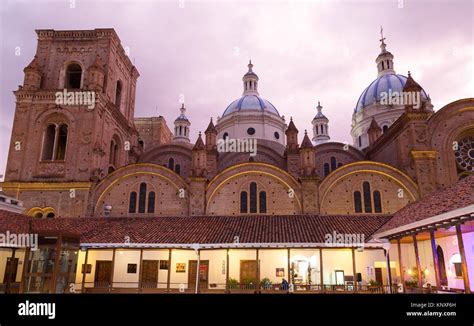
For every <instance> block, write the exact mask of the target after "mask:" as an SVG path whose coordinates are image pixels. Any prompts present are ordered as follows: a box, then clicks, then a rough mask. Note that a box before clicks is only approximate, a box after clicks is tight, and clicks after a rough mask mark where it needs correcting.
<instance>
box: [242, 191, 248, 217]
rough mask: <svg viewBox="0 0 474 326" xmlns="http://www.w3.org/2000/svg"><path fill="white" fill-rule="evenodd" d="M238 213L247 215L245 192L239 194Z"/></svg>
mask: <svg viewBox="0 0 474 326" xmlns="http://www.w3.org/2000/svg"><path fill="white" fill-rule="evenodd" d="M240 212H241V213H247V212H248V198H247V192H246V191H242V192H241V193H240Z"/></svg>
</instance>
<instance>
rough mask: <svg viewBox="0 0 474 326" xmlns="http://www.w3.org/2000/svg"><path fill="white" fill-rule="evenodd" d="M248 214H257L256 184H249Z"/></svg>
mask: <svg viewBox="0 0 474 326" xmlns="http://www.w3.org/2000/svg"><path fill="white" fill-rule="evenodd" d="M250 213H257V184H256V183H255V182H251V183H250Z"/></svg>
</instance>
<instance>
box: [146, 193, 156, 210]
mask: <svg viewBox="0 0 474 326" xmlns="http://www.w3.org/2000/svg"><path fill="white" fill-rule="evenodd" d="M155 197H156V195H155V192H154V191H150V193H149V194H148V209H147V213H154V212H155Z"/></svg>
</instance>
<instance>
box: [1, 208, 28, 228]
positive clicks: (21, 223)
mask: <svg viewBox="0 0 474 326" xmlns="http://www.w3.org/2000/svg"><path fill="white" fill-rule="evenodd" d="M30 220H31V217H28V216H26V215H23V214H18V213H13V212H9V211H4V210H0V233H5V232H6V231H10V232H14V233H28V230H29V221H30Z"/></svg>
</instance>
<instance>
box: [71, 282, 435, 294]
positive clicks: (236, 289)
mask: <svg viewBox="0 0 474 326" xmlns="http://www.w3.org/2000/svg"><path fill="white" fill-rule="evenodd" d="M76 286H77V287H76V288H77V289H78V290H77V292H87V293H196V284H195V283H170V284H169V286H168V284H167V283H166V282H141V283H139V282H113V283H111V282H85V283H84V289H81V288H80V287H81V284H80V283H78V284H76ZM415 291H418V292H415ZM431 291H432V292H433V290H431ZM197 292H198V293H235V294H238V293H247V294H248V293H270V294H286V293H299V294H304V293H307V294H317V293H334V294H346V293H347V294H350V293H360V294H389V293H392V294H395V293H400V289H399V288H398V286H397V285H392V286H389V285H360V284H357V285H352V284H344V285H342V284H341V285H335V284H323V285H321V284H288V283H286V284H281V283H263V284H260V286H258V284H254V283H237V282H231V283H229V284H227V286H226V284H225V283H208V284H206V283H201V284H199V286H198V288H197ZM429 292H430V290H427V289H423V290H422V291H419V289H407V288H405V293H429Z"/></svg>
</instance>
